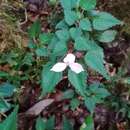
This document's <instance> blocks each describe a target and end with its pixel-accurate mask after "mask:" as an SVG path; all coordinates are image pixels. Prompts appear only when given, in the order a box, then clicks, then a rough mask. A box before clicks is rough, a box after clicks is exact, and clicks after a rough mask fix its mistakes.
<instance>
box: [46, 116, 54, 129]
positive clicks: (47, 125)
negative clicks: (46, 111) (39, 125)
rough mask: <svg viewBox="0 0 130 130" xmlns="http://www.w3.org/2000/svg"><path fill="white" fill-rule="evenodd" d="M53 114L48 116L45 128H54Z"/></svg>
mask: <svg viewBox="0 0 130 130" xmlns="http://www.w3.org/2000/svg"><path fill="white" fill-rule="evenodd" d="M54 126H55V116H52V117H50V118H49V119H48V120H47V122H46V130H54Z"/></svg>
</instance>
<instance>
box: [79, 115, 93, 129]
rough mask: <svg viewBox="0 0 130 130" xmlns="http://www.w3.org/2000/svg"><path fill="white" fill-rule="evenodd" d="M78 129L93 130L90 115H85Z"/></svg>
mask: <svg viewBox="0 0 130 130" xmlns="http://www.w3.org/2000/svg"><path fill="white" fill-rule="evenodd" d="M80 130H94V121H93V117H92V116H91V115H89V116H87V118H86V120H85V122H84V123H83V125H82V126H81V128H80Z"/></svg>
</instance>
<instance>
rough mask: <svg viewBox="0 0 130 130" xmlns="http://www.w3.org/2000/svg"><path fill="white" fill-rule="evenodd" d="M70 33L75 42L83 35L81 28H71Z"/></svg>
mask: <svg viewBox="0 0 130 130" xmlns="http://www.w3.org/2000/svg"><path fill="white" fill-rule="evenodd" d="M69 32H70V35H71V37H72V39H73V40H74V39H75V38H77V37H79V36H81V35H82V31H81V29H80V28H75V27H72V28H70V30H69Z"/></svg>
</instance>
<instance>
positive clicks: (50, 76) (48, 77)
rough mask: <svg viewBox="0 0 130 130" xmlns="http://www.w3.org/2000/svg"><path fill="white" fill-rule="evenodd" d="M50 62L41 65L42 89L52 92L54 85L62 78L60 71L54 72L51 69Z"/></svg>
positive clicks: (44, 91) (45, 91)
mask: <svg viewBox="0 0 130 130" xmlns="http://www.w3.org/2000/svg"><path fill="white" fill-rule="evenodd" d="M52 66H53V65H52V64H50V63H48V64H47V65H45V66H43V70H42V81H41V82H42V84H41V86H42V90H43V93H44V94H45V93H48V92H52V91H53V90H54V87H55V86H56V84H58V82H59V81H60V80H61V79H62V73H61V72H60V73H56V72H53V71H51V70H50V69H51V68H52Z"/></svg>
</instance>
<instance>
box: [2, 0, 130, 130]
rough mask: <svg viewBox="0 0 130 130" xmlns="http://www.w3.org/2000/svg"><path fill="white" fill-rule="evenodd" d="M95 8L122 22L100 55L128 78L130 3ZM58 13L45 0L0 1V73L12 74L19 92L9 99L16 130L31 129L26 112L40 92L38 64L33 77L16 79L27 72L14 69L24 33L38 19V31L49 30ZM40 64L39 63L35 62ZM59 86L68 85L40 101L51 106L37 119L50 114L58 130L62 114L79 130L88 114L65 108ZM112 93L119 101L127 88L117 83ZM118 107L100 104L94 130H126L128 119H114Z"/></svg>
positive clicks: (102, 0)
mask: <svg viewBox="0 0 130 130" xmlns="http://www.w3.org/2000/svg"><path fill="white" fill-rule="evenodd" d="M97 8H98V9H99V10H102V11H107V12H110V13H112V14H113V15H114V16H116V17H117V18H119V19H120V20H121V21H124V23H125V25H124V26H122V27H118V28H116V29H117V30H118V37H117V38H116V40H115V41H113V43H112V44H111V45H110V46H109V47H106V48H104V52H105V59H106V61H107V62H109V63H111V64H113V67H112V71H113V70H115V71H117V70H118V69H119V68H125V69H127V72H128V73H127V75H128V76H130V0H124V1H122V0H98V5H97ZM60 13H61V7H59V6H53V5H49V4H48V1H47V0H25V1H24V2H21V0H18V1H14V0H10V1H8V0H2V1H1V2H0V54H1V56H0V71H5V72H8V73H10V74H11V75H13V76H14V79H13V80H11V82H13V83H14V84H16V85H18V86H20V88H19V93H17V94H16V95H15V98H14V97H13V98H12V99H11V103H14V102H18V103H19V114H18V118H19V121H18V130H34V129H35V120H36V117H37V116H35V115H30V114H26V112H27V111H28V110H29V108H31V107H32V106H33V105H35V104H36V103H37V102H38V101H39V95H40V91H41V89H40V85H39V83H38V82H37V81H38V79H39V78H40V77H39V76H40V69H41V66H40V65H37V66H34V67H37V68H38V71H37V73H36V74H35V75H34V74H33V72H34V71H35V68H33V69H30V70H29V71H27V75H29V76H30V80H22V81H21V80H20V75H21V73H22V74H23V72H24V71H25V70H26V69H27V70H28V66H22V69H21V70H19V71H17V69H16V68H15V67H16V66H15V65H16V64H17V65H18V64H19V61H20V59H23V58H25V57H24V55H25V53H26V54H27V52H28V48H27V47H28V43H29V38H28V33H27V30H28V28H29V26H30V25H31V24H32V23H33V22H34V21H36V20H37V19H40V20H41V23H42V31H44V32H50V31H52V30H53V29H54V26H55V24H56V23H57V21H58V19H56V18H59V17H58V16H59V14H60ZM127 56H129V58H127ZM4 57H8V61H5V59H4ZM3 60H4V61H3ZM26 62H29V61H26ZM40 63H41V61H39V64H40ZM14 66H15V67H14ZM98 78H100V77H90V80H99V79H98ZM25 79H26V77H25ZM6 80H7V79H6V78H5V79H4V78H1V77H0V83H2V82H4V81H6ZM35 81H36V82H35ZM63 84H64V86H65V84H68V80H67V79H66V78H65V79H63V80H62V81H61V82H60V83H59V84H58V85H57V87H56V93H52V94H49V95H47V96H46V97H44V99H50V98H51V99H53V102H52V103H50V104H51V105H49V106H48V107H47V109H45V110H44V111H42V112H41V116H43V117H47V118H48V117H50V116H51V115H55V117H56V121H55V123H56V126H55V130H61V120H62V116H63V115H66V117H67V118H69V119H71V121H72V122H75V123H74V124H75V126H74V130H79V126H80V125H81V124H82V121H83V119H84V118H85V116H87V115H88V111H87V110H86V109H85V108H84V106H81V107H79V108H78V109H76V110H75V111H72V110H70V109H68V108H67V105H68V104H69V99H67V98H66V97H65V99H64V100H62V97H63V95H64V96H65V93H62V91H63V90H65V88H63V87H62V86H63ZM70 91H72V90H70ZM113 91H114V92H115V93H118V94H117V95H116V96H117V97H118V96H119V98H120V99H122V98H123V97H124V95H123V94H125V93H126V92H127V91H128V89H126V88H124V85H122V84H117V85H116V87H115V90H113ZM69 96H70V95H69ZM78 98H79V99H80V98H81V97H80V96H79V97H78ZM129 100H130V99H129ZM121 108H122V104H121V105H120V108H119V109H117V111H116V110H114V111H113V109H111V108H107V107H106V106H104V105H98V106H97V107H96V109H95V126H96V130H130V120H129V119H128V118H127V119H126V118H125V117H123V115H118V117H115V115H117V113H119V114H120V112H119V111H120V109H121ZM8 113H10V111H8V112H7V113H6V114H7V115H8ZM115 118H116V119H115ZM0 119H1V120H2V119H3V117H2V116H0ZM98 128H99V129H98Z"/></svg>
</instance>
